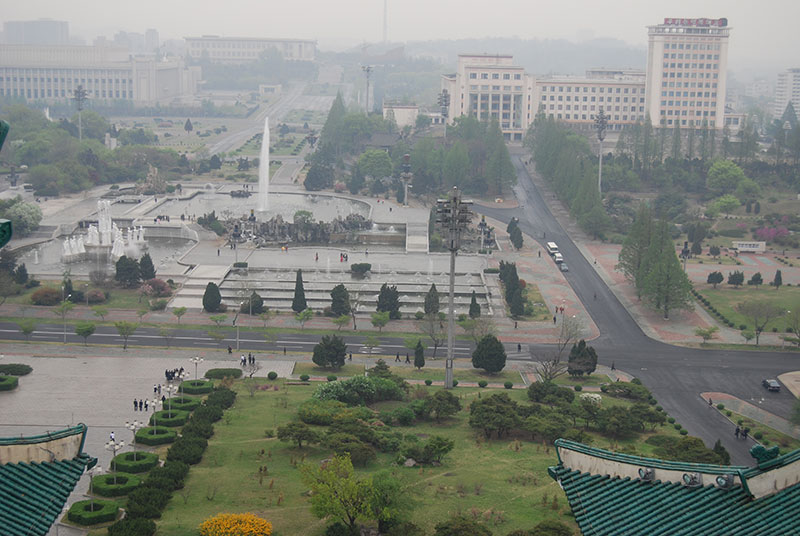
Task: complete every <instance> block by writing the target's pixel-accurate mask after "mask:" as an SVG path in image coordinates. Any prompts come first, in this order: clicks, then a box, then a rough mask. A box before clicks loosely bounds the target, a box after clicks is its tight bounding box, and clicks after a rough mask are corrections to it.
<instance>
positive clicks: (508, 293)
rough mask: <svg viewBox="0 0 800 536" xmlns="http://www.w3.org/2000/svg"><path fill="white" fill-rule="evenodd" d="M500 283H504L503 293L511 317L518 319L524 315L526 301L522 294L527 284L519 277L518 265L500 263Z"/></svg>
mask: <svg viewBox="0 0 800 536" xmlns="http://www.w3.org/2000/svg"><path fill="white" fill-rule="evenodd" d="M500 281H502V282H503V292H504V296H505V299H506V303H507V304H508V309H509V311H510V312H511V316H513V317H515V318H518V317H520V316H522V315H524V314H525V300H524V298H523V296H522V292H523V290H524V289H525V283H524V281H522V280H520V278H519V275H517V265H516V263H513V262H505V261H500Z"/></svg>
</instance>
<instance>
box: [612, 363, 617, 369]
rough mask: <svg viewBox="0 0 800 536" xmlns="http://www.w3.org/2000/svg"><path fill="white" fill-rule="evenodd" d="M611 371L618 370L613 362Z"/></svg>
mask: <svg viewBox="0 0 800 536" xmlns="http://www.w3.org/2000/svg"><path fill="white" fill-rule="evenodd" d="M611 370H617V369H616V367H615V366H614V362H613V361H612V362H611Z"/></svg>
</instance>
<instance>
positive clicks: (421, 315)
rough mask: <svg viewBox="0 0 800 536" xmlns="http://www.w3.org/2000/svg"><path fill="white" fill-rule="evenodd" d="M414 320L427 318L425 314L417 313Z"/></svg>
mask: <svg viewBox="0 0 800 536" xmlns="http://www.w3.org/2000/svg"><path fill="white" fill-rule="evenodd" d="M414 318H415V319H417V320H422V319H423V318H425V313H423V312H422V311H417V312H416V313H414Z"/></svg>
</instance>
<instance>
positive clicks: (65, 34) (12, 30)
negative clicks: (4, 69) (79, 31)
mask: <svg viewBox="0 0 800 536" xmlns="http://www.w3.org/2000/svg"><path fill="white" fill-rule="evenodd" d="M3 34H4V36H5V43H6V44H8V45H68V44H69V23H68V22H66V21H63V20H50V19H39V20H16V21H8V22H4V23H3Z"/></svg>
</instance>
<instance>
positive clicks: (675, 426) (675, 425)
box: [672, 423, 682, 430]
mask: <svg viewBox="0 0 800 536" xmlns="http://www.w3.org/2000/svg"><path fill="white" fill-rule="evenodd" d="M672 426H673V427H674V428H675V429H676V430H680V429H681V428H682V426H681V425H680V424H678V423H675V424H673V425H672Z"/></svg>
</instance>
